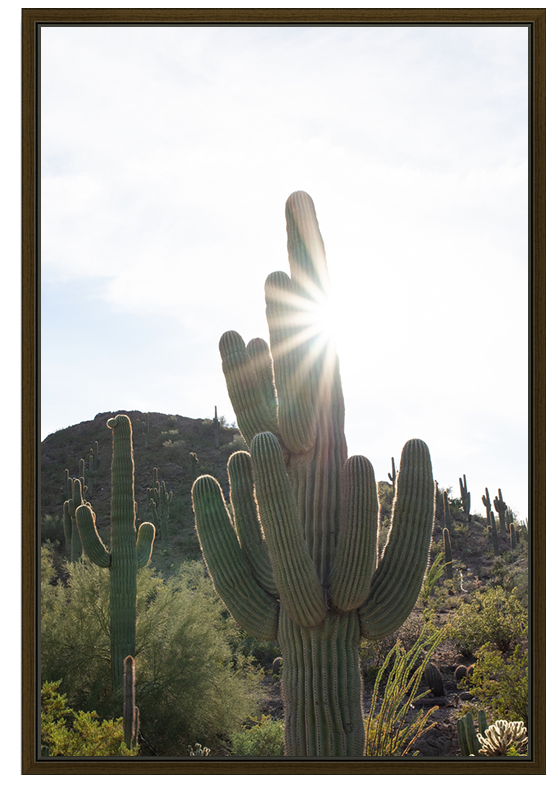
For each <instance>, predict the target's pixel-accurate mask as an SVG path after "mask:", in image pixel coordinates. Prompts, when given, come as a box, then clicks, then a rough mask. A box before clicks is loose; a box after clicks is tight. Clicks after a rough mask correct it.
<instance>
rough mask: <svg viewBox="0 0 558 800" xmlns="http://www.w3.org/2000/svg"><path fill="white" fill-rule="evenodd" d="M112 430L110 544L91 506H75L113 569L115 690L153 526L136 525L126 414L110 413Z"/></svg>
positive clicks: (132, 631)
mask: <svg viewBox="0 0 558 800" xmlns="http://www.w3.org/2000/svg"><path fill="white" fill-rule="evenodd" d="M107 426H108V427H109V428H111V430H112V497H111V511H110V519H111V531H110V539H111V545H110V550H107V548H106V547H105V545H104V544H103V542H102V541H101V539H100V537H99V534H98V533H97V527H96V525H95V514H94V513H93V510H92V508H91V506H89V505H87V504H83V505H81V506H79V508H77V509H76V520H77V524H78V528H79V534H80V537H81V541H82V543H83V549H84V551H85V553H86V555H87V556H88V557H89V558H90V559H91V561H93V563H95V564H97V566H99V567H105V568H107V569H109V570H110V647H111V669H112V685H113V690H114V691H115V692H116V691H119V690H120V689H121V687H122V679H123V663H124V659H125V658H126V656H135V652H136V586H137V572H138V568H139V567H144V566H146V564H148V563H149V560H150V558H151V551H152V549H153V539H154V537H155V528H154V527H153V525H152V524H151V523H150V522H143V523H142V524H141V525H140V526H139V529H138V530H137V531H136V508H135V500H134V455H133V446H132V424H131V422H130V419H129V417H127V416H126V415H125V414H118V416H116V417H114V418H113V419H109V420H108V422H107Z"/></svg>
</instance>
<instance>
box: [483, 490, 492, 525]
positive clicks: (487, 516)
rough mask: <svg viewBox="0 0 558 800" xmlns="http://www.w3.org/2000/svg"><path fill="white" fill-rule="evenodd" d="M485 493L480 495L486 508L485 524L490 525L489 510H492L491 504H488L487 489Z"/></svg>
mask: <svg viewBox="0 0 558 800" xmlns="http://www.w3.org/2000/svg"><path fill="white" fill-rule="evenodd" d="M484 491H485V494H483V496H482V504H483V506H484V507H485V508H486V524H487V525H490V512H491V510H492V506H491V504H490V495H489V494H488V489H485V490H484Z"/></svg>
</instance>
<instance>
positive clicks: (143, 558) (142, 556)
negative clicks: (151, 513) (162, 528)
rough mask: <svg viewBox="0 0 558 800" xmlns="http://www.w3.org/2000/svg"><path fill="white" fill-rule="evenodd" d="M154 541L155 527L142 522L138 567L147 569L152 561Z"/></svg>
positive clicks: (138, 545) (139, 535)
mask: <svg viewBox="0 0 558 800" xmlns="http://www.w3.org/2000/svg"><path fill="white" fill-rule="evenodd" d="M154 541H155V526H154V525H153V524H152V523H151V522H142V523H141V525H140V526H139V530H138V539H137V544H136V550H137V554H138V567H146V566H147V565H148V564H149V562H150V561H151V554H152V552H153V542H154Z"/></svg>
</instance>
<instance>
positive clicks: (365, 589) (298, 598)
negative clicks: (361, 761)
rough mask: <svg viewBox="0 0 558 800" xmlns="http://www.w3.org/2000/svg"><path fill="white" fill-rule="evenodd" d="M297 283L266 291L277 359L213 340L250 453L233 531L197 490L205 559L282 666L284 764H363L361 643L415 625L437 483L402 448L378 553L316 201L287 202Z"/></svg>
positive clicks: (212, 495)
mask: <svg viewBox="0 0 558 800" xmlns="http://www.w3.org/2000/svg"><path fill="white" fill-rule="evenodd" d="M286 216H287V234H288V253H289V261H290V267H291V277H289V276H287V275H286V274H285V273H283V272H275V273H273V274H271V275H270V276H269V277H268V279H267V281H266V289H265V291H266V301H267V319H268V325H269V330H270V341H271V352H270V350H269V348H268V346H267V344H266V343H265V342H264V341H263V340H261V339H254V340H252V341H250V342H249V343H248V345H247V346H245V344H244V341H243V339H242V338H241V336H240V335H239V334H238V333H236V332H234V331H229V332H227V333H225V334H224V335H223V336H222V337H221V341H220V345H219V346H220V351H221V356H222V360H223V371H224V374H225V378H226V381H227V388H228V391H229V396H230V398H231V402H232V405H233V408H234V410H235V413H236V418H237V423H238V426H239V428H240V431H241V433H242V435H243V436H244V439H245V440H246V441H247V442H248V443H250V450H251V453H250V454H249V453H247V452H242V451H240V452H236V453H234V454H233V455H232V456H231V457H230V459H229V463H228V473H229V482H230V490H231V495H230V499H231V504H232V508H233V518H231V516H229V512H228V510H227V507H226V505H225V502H224V498H223V493H222V491H221V488H220V486H219V484H218V483H217V481H216V480H215V479H214V478H213V477H211V476H208V475H202V476H200V477H199V478H198V479H197V481H196V482H195V483H194V486H193V490H192V496H193V502H194V510H195V515H196V527H197V531H198V536H199V539H200V544H201V547H202V552H203V556H204V559H205V562H206V564H207V567H208V569H209V572H210V574H211V576H212V579H213V582H214V585H215V588H216V590H217V592H218V593H219V594H220V596H221V598H222V600H223V601H224V602H225V604H226V605H227V607H228V608H229V610H230V612H231V614H232V615H233V616H234V617H235V619H236V620H237V622H238V623H239V624H240V625H242V626H243V627H244V628H245V630H246V631H247V632H248V633H250V634H251V635H252V636H255V637H256V638H259V639H268V640H273V639H275V638H278V640H279V645H280V648H281V653H282V655H283V673H282V688H283V699H284V706H285V750H286V755H288V756H362V755H363V752H364V739H365V736H364V725H363V718H362V707H361V677H360V669H359V658H358V644H359V641H360V638H361V636H364V637H366V638H370V639H375V638H382V637H385V636H387V635H388V634H389V633H391V632H392V631H395V630H396V629H397V628H399V627H400V625H401V624H402V623H403V622H404V620H405V619H406V618H407V616H408V615H409V613H410V611H411V610H412V608H413V606H414V604H415V601H416V599H417V596H418V594H419V591H420V588H421V585H422V581H423V577H424V573H425V570H426V567H427V563H428V556H429V551H430V541H431V536H432V528H433V522H434V480H433V477H432V466H431V463H430V454H429V452H428V448H427V446H426V445H425V444H424V442H422V441H420V440H419V439H413V440H411V441H409V442H407V444H406V445H405V446H404V448H403V452H402V455H401V462H400V466H399V472H398V473H397V481H396V487H395V497H394V504H393V509H392V517H391V530H390V534H389V538H388V541H387V544H386V546H385V549H384V551H383V553H382V554H379V553H378V495H377V488H376V482H375V477H374V470H373V468H372V464H371V463H370V462H369V461H368V459H366V458H364V457H363V456H352V457H351V458H347V446H346V442H345V434H344V405H343V395H342V391H341V380H340V376H339V366H338V361H337V355H336V352H335V348H334V346H333V344H332V342H331V341H330V340H329V339H328V338H327V337H326V335H325V334H323V333H322V332H321V329H320V327H319V325H318V324H317V322H316V320H317V318H318V314H319V312H320V306H321V304H322V303H323V302H324V301H325V299H326V297H327V291H328V284H329V276H328V273H327V267H326V263H325V253H324V248H323V242H322V238H321V235H320V231H319V228H318V223H317V219H316V216H315V211H314V205H313V202H312V200H311V198H310V197H309V196H308V195H307V194H305V193H304V192H296V193H295V194H293V195H291V197H290V198H289V199H288V200H287V206H286Z"/></svg>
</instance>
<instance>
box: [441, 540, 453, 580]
mask: <svg viewBox="0 0 558 800" xmlns="http://www.w3.org/2000/svg"><path fill="white" fill-rule="evenodd" d="M442 537H443V540H444V559H445V563H444V569H445V572H446V580H447V581H451V580H453V556H452V552H451V536H450V532H449V531H448V529H447V528H444V530H443V531H442Z"/></svg>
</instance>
